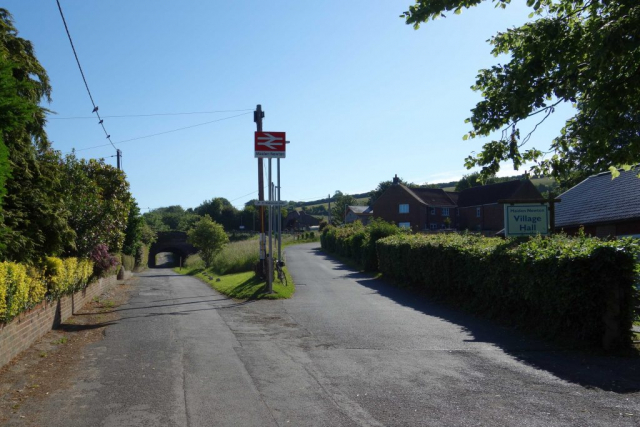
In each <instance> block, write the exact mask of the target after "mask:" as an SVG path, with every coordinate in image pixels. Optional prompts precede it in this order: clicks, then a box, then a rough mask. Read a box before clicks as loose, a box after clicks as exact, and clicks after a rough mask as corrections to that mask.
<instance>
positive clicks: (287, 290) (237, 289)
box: [173, 267, 296, 300]
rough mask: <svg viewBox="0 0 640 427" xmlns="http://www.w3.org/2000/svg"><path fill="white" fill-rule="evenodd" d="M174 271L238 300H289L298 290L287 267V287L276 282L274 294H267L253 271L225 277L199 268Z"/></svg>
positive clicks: (265, 285) (285, 272)
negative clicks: (196, 279)
mask: <svg viewBox="0 0 640 427" xmlns="http://www.w3.org/2000/svg"><path fill="white" fill-rule="evenodd" d="M173 271H175V272H176V273H180V274H186V275H189V276H195V277H197V278H199V279H200V280H202V281H203V282H205V283H207V284H209V285H210V286H211V287H212V288H213V289H215V290H216V291H218V292H220V293H221V294H224V295H227V296H229V297H231V298H236V299H243V300H248V299H251V300H255V299H287V298H291V296H292V295H293V293H294V292H295V290H296V287H295V284H294V283H293V279H292V278H291V275H290V274H289V272H288V271H287V268H286V267H285V268H284V274H285V276H286V278H287V285H286V286H285V285H284V284H283V283H280V281H279V280H275V281H274V282H273V293H272V294H268V293H267V292H266V288H267V284H266V282H265V281H264V280H260V279H259V278H257V277H256V276H255V275H254V274H253V271H247V272H244V273H234V274H225V275H219V274H216V273H214V272H212V271H210V270H205V269H203V268H197V267H192V268H189V267H183V268H182V269H180V268H179V267H176V268H174V269H173ZM218 279H219V280H218Z"/></svg>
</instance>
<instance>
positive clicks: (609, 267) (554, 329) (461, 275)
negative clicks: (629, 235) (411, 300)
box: [377, 234, 640, 347]
mask: <svg viewBox="0 0 640 427" xmlns="http://www.w3.org/2000/svg"><path fill="white" fill-rule="evenodd" d="M639 246H640V245H639V244H638V243H637V242H634V241H633V240H632V239H622V240H612V241H604V240H600V239H597V238H587V237H584V236H581V237H567V236H565V235H556V236H553V237H550V238H544V237H536V238H531V239H529V240H526V241H522V240H520V241H517V240H503V239H499V238H486V237H481V236H477V235H470V234H469V235H465V234H462V235H461V234H435V235H394V236H391V237H387V238H384V239H381V240H379V241H378V242H377V255H378V260H379V269H380V271H381V272H382V273H383V274H384V275H385V276H386V277H390V278H393V279H396V280H397V281H399V282H402V283H403V284H407V285H408V286H410V287H412V288H414V289H416V290H419V291H422V292H425V293H427V294H429V295H435V296H440V297H443V298H444V299H446V300H449V301H452V302H454V303H456V304H457V305H460V306H463V307H466V308H469V309H471V310H473V311H475V312H478V313H481V314H483V315H488V316H489V317H496V318H500V319H502V320H504V321H506V322H507V323H510V324H513V325H520V326H523V327H525V328H527V329H529V330H533V331H535V332H538V333H541V334H543V335H545V336H547V337H549V338H552V339H555V340H569V341H571V342H572V343H580V344H584V345H587V346H592V347H593V346H595V347H600V346H602V345H603V337H604V336H605V335H606V334H608V333H609V332H608V328H609V329H610V328H613V329H614V330H616V331H618V332H620V331H622V332H620V335H619V336H616V337H614V338H612V339H611V340H610V342H608V343H605V346H607V347H608V346H625V345H628V344H630V342H631V326H632V322H633V319H634V315H635V314H634V304H633V301H634V298H635V293H636V292H637V291H636V288H635V285H636V284H637V282H638V273H639V270H638V264H637V256H638V253H639ZM612 303H613V304H612ZM608 310H609V311H608ZM605 317H608V320H607V321H605V320H604V318H605ZM611 319H613V321H614V322H615V323H616V324H615V325H611V324H610V325H609V327H607V325H606V324H605V323H607V322H609V323H611Z"/></svg>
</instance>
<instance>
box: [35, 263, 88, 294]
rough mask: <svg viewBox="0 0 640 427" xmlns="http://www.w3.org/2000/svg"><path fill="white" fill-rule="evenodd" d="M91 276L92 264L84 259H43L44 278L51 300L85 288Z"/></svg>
mask: <svg viewBox="0 0 640 427" xmlns="http://www.w3.org/2000/svg"><path fill="white" fill-rule="evenodd" d="M92 274H93V262H91V261H89V260H86V259H83V260H78V258H65V259H60V258H55V257H47V258H46V259H45V272H44V276H45V280H46V282H47V284H48V294H49V295H50V296H51V297H52V298H59V297H60V296H62V295H65V294H72V293H74V292H77V291H79V290H80V289H84V288H86V287H87V285H88V284H89V279H91V276H92Z"/></svg>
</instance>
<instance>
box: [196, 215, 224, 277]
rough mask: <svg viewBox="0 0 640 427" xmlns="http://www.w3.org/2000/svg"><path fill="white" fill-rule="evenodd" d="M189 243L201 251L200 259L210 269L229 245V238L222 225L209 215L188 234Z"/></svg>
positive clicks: (201, 219)
mask: <svg viewBox="0 0 640 427" xmlns="http://www.w3.org/2000/svg"><path fill="white" fill-rule="evenodd" d="M187 241H188V242H189V243H191V244H192V245H193V246H195V247H196V248H198V249H199V254H200V258H202V260H203V261H204V264H205V266H206V267H207V268H209V267H211V265H212V264H213V260H214V258H215V257H216V255H217V254H218V252H220V251H221V250H222V248H224V245H226V244H227V243H229V237H228V236H227V233H225V232H224V228H223V227H222V225H220V224H218V223H217V222H215V221H213V220H212V219H211V217H210V216H209V215H204V216H203V217H202V218H200V220H199V221H198V222H197V223H196V224H195V226H194V227H193V228H192V229H191V230H189V231H188V232H187Z"/></svg>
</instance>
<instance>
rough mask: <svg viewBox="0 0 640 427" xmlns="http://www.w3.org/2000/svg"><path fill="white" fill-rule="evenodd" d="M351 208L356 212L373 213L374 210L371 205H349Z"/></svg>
mask: <svg viewBox="0 0 640 427" xmlns="http://www.w3.org/2000/svg"><path fill="white" fill-rule="evenodd" d="M349 209H350V210H351V211H352V212H353V213H354V214H371V213H373V210H372V209H371V206H349Z"/></svg>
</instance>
